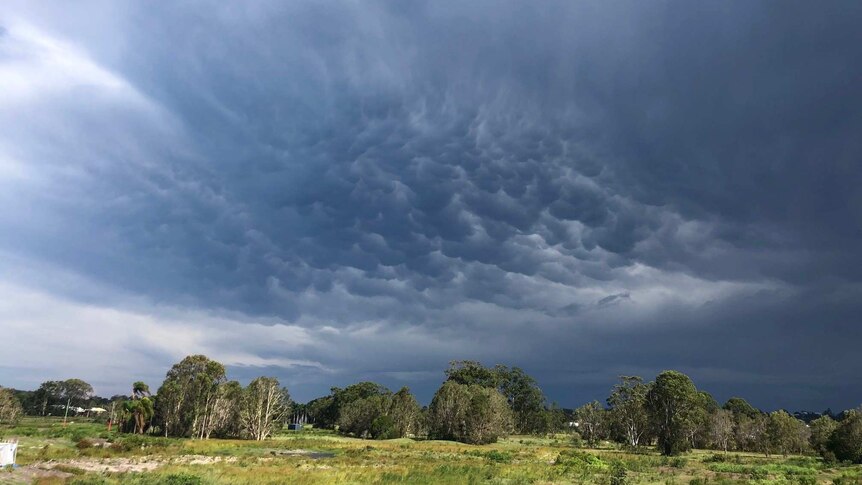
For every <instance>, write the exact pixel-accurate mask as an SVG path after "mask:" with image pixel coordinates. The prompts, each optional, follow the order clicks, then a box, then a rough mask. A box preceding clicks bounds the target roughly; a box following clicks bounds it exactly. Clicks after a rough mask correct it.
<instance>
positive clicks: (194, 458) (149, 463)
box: [33, 455, 236, 473]
mask: <svg viewBox="0 0 862 485" xmlns="http://www.w3.org/2000/svg"><path fill="white" fill-rule="evenodd" d="M234 461H236V457H235V456H226V457H222V456H204V455H183V456H177V457H170V458H140V459H136V458H104V459H86V458H81V459H74V460H58V461H47V462H41V463H35V464H33V466H34V467H38V468H40V469H42V470H54V469H57V468H59V469H62V468H64V467H68V468H77V469H79V470H83V471H85V472H107V473H128V472H148V471H152V470H155V469H156V468H158V467H160V466H163V465H167V464H182V465H211V464H213V463H219V462H234Z"/></svg>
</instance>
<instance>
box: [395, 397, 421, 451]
mask: <svg viewBox="0 0 862 485" xmlns="http://www.w3.org/2000/svg"><path fill="white" fill-rule="evenodd" d="M421 414H422V409H421V408H420V407H419V403H418V402H416V398H415V397H414V396H413V394H411V393H410V389H408V388H406V387H402V388H401V389H399V390H398V392H396V393H395V394H393V395H392V402H391V404H390V405H389V413H388V415H389V416H390V417H391V418H392V425H393V427H394V429H395V434H396V435H397V437H398V438H404V437H406V436H409V435H414V436H415V435H418V434H419V432H420V416H421Z"/></svg>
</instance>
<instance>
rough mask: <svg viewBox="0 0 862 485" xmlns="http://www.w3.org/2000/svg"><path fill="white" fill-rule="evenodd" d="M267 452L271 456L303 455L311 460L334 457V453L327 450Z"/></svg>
mask: <svg viewBox="0 0 862 485" xmlns="http://www.w3.org/2000/svg"><path fill="white" fill-rule="evenodd" d="M269 454H270V455H273V456H303V457H306V458H311V459H312V460H320V459H322V458H334V457H335V453H332V452H329V451H311V450H270V452H269Z"/></svg>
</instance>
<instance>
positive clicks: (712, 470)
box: [0, 418, 862, 485]
mask: <svg viewBox="0 0 862 485" xmlns="http://www.w3.org/2000/svg"><path fill="white" fill-rule="evenodd" d="M0 438H17V439H19V442H20V445H19V452H18V463H19V467H17V468H15V469H11V468H7V469H6V470H2V471H0V483H42V484H49V483H50V484H60V483H63V484H104V483H132V484H157V483H165V484H172V485H181V484H197V483H201V484H210V483H213V484H215V483H239V484H242V483H248V484H252V483H255V484H256V483H273V484H276V483H278V484H281V483H296V484H328V483H338V484H366V483H413V484H424V483H443V484H471V483H499V484H527V483H533V484H550V483H588V484H602V485H624V484H668V485H676V484H679V485H684V484H685V485H689V484H690V485H704V484H707V483H710V484H712V483H715V484H737V483H758V484H803V485H809V484H810V485H813V484H836V485H862V466H858V465H834V464H833V465H830V464H826V463H823V462H822V461H821V460H820V459H818V458H816V457H808V456H794V457H787V458H784V457H780V456H779V457H775V456H773V457H770V458H767V457H765V456H763V455H754V454H748V453H728V454H727V455H724V454H722V453H715V452H712V451H695V452H693V453H689V454H687V455H684V456H681V457H671V458H668V457H662V456H659V455H658V454H657V453H655V452H654V451H652V450H646V451H644V452H642V453H631V452H625V451H622V450H619V449H616V448H615V447H614V446H611V445H608V446H607V447H605V448H602V449H589V450H587V449H580V448H576V447H574V446H572V445H571V443H570V440H569V438H568V437H567V436H565V435H559V436H556V437H546V438H537V437H534V436H513V437H510V438H507V439H504V440H501V441H500V442H498V443H496V444H493V445H485V446H470V445H464V444H460V443H454V442H447V441H413V440H409V439H397V440H388V441H367V440H360V439H352V438H345V437H341V436H338V435H335V434H332V433H330V432H325V431H316V430H310V431H303V432H299V433H295V432H285V433H282V434H280V435H278V436H276V437H275V438H273V439H270V440H267V441H262V442H255V441H240V440H217V439H213V440H208V441H200V440H187V439H169V438H159V437H149V436H132V435H123V434H117V433H107V432H106V430H105V428H104V426H103V425H100V424H96V423H87V422H75V423H72V424H70V425H68V426H67V427H65V428H64V427H63V426H62V423H60V422H59V421H57V420H51V419H42V418H27V419H25V420H23V421H22V422H21V423H20V424H19V425H18V426H17V427H15V428H0Z"/></svg>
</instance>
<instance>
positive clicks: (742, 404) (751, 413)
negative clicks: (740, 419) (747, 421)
mask: <svg viewBox="0 0 862 485" xmlns="http://www.w3.org/2000/svg"><path fill="white" fill-rule="evenodd" d="M722 407H723V408H724V409H726V410H728V411H730V412H731V413H733V416H734V417H737V416H745V417H748V418H753V417H755V416H757V415H758V414H760V410H759V409H757V408H756V407H754V406H752V405H751V404H749V403H748V401H746V400H745V399H743V398H741V397H732V398H730V399H728V400H727V402H726V403H724V406H722Z"/></svg>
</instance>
